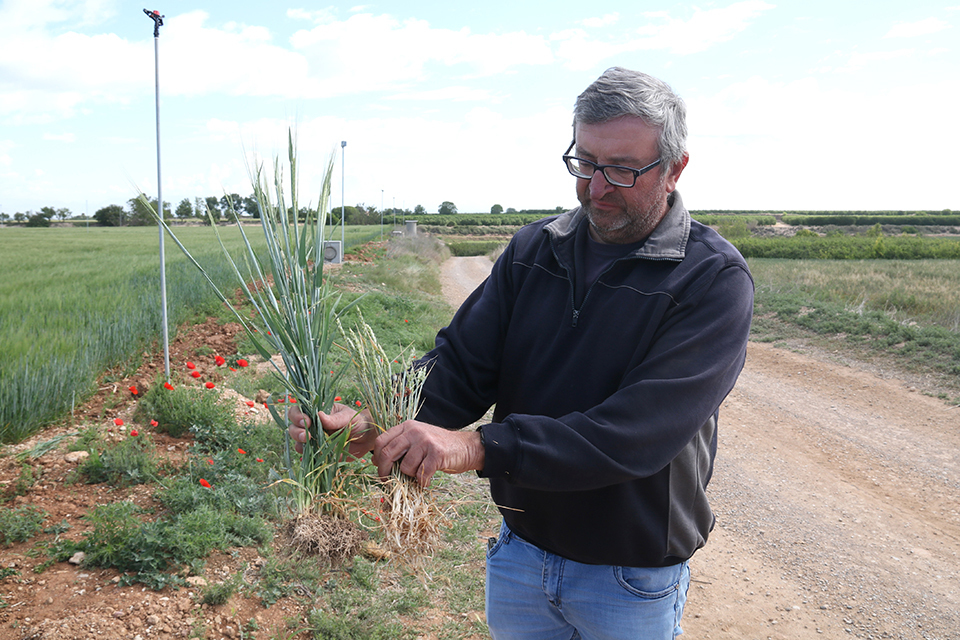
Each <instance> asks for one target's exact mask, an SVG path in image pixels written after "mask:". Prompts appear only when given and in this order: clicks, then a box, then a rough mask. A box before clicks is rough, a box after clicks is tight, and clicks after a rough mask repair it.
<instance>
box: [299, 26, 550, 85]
mask: <svg viewBox="0 0 960 640" xmlns="http://www.w3.org/2000/svg"><path fill="white" fill-rule="evenodd" d="M290 42H291V44H292V45H293V47H294V49H295V50H297V51H298V52H300V53H302V54H303V55H304V56H305V57H306V58H307V59H308V60H309V63H310V72H311V75H312V76H313V77H316V78H322V79H323V84H324V91H325V94H326V95H330V93H331V92H334V93H336V94H343V93H353V92H363V91H371V90H385V89H386V90H390V89H402V88H405V87H407V86H408V85H409V84H410V83H413V82H417V81H421V80H423V79H425V78H426V77H427V76H429V74H430V68H431V65H442V66H444V67H454V66H461V67H462V70H461V71H460V74H461V75H462V76H468V77H469V76H490V75H495V74H498V73H503V72H505V71H508V70H510V69H511V68H514V67H519V66H526V65H542V64H548V63H550V62H551V61H552V60H553V56H552V54H551V52H550V49H549V47H548V45H547V42H546V40H545V39H544V38H542V37H540V36H532V35H528V34H526V33H524V32H512V33H505V34H475V33H472V32H471V31H470V30H469V29H466V28H464V29H460V30H459V31H453V30H450V29H437V28H433V27H431V26H430V24H429V23H428V22H427V21H425V20H419V19H407V20H403V21H400V20H398V19H396V18H394V17H392V16H389V15H372V14H369V13H360V14H356V15H352V16H350V18H348V19H347V20H344V21H338V22H327V23H324V24H319V25H317V26H316V27H314V28H312V29H310V30H301V31H298V32H296V33H295V34H293V36H292V37H291V38H290ZM358 43H362V46H360V45H359V44H358Z"/></svg>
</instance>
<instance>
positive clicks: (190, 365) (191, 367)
mask: <svg viewBox="0 0 960 640" xmlns="http://www.w3.org/2000/svg"><path fill="white" fill-rule="evenodd" d="M196 368H197V365H195V364H193V363H192V362H187V369H196Z"/></svg>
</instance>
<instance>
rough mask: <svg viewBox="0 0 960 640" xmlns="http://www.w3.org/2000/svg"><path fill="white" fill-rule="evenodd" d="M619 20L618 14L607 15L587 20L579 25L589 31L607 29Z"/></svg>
mask: <svg viewBox="0 0 960 640" xmlns="http://www.w3.org/2000/svg"><path fill="white" fill-rule="evenodd" d="M619 20H620V14H619V13H616V12H614V13H607V14H605V15H602V16H600V17H599V18H587V19H586V20H583V21H582V22H581V23H580V24H582V25H583V26H585V27H589V28H591V29H598V28H600V27H609V26H610V25H613V24H616V23H617V22H618V21H619Z"/></svg>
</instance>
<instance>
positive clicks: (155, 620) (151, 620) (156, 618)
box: [147, 615, 160, 627]
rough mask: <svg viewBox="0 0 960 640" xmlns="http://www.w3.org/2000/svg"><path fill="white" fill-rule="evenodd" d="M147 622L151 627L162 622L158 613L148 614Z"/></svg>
mask: <svg viewBox="0 0 960 640" xmlns="http://www.w3.org/2000/svg"><path fill="white" fill-rule="evenodd" d="M147 624H148V625H150V626H151V627H155V626H156V625H158V624H160V617H159V616H156V615H150V616H147Z"/></svg>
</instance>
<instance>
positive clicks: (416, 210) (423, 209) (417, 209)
mask: <svg viewBox="0 0 960 640" xmlns="http://www.w3.org/2000/svg"><path fill="white" fill-rule="evenodd" d="M426 212H427V208H426V207H424V206H423V205H422V204H418V205H417V206H415V207H414V208H413V213H414V214H415V215H418V216H422V215H423V214H425V213H426Z"/></svg>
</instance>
